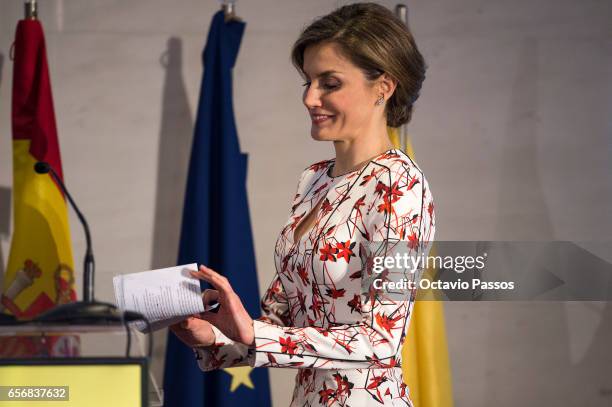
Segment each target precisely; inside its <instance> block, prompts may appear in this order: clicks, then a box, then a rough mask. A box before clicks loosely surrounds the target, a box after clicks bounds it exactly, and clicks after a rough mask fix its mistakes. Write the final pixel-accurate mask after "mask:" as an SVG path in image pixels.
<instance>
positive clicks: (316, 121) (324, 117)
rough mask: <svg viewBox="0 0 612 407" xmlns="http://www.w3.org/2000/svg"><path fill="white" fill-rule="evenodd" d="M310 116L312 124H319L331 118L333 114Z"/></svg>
mask: <svg viewBox="0 0 612 407" xmlns="http://www.w3.org/2000/svg"><path fill="white" fill-rule="evenodd" d="M310 117H311V118H312V122H313V123H314V124H321V123H324V122H326V121H328V120H329V119H331V118H332V117H334V116H333V115H326V114H313V115H312V116H310Z"/></svg>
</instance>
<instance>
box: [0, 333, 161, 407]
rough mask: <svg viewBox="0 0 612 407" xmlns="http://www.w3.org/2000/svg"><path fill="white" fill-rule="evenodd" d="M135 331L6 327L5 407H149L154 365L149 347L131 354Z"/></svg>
mask: <svg viewBox="0 0 612 407" xmlns="http://www.w3.org/2000/svg"><path fill="white" fill-rule="evenodd" d="M132 330H133V328H130V327H129V326H126V325H124V324H104V325H99V324H98V325H69V324H57V323H40V322H22V323H18V324H15V325H0V407H18V406H32V405H36V406H40V407H42V406H53V407H58V406H70V407H72V406H75V407H76V406H79V407H81V406H87V407H98V406H100V407H101V406H105V407H106V406H113V407H145V406H149V392H148V387H149V386H148V378H149V363H150V361H149V358H148V357H147V355H146V352H145V350H144V346H141V352H140V354H139V353H138V352H135V355H134V356H132V355H131V354H130V351H131V349H130V348H131V345H132V344H133V343H134V341H133V340H132V339H134V337H136V338H138V336H134V335H140V334H136V333H135V332H132ZM117 336H124V337H126V338H127V340H122V339H121V338H117ZM122 342H123V343H125V346H122V345H121V344H122ZM140 343H141V344H142V342H140ZM88 348H91V349H88ZM104 348H106V349H104ZM153 384H154V385H155V383H153ZM159 402H160V403H161V400H160V401H159ZM153 405H155V404H153ZM159 405H161V404H159Z"/></svg>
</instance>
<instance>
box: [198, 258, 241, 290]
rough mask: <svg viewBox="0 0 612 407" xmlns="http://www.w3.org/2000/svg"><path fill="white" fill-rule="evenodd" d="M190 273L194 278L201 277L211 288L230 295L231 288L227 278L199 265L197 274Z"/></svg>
mask: <svg viewBox="0 0 612 407" xmlns="http://www.w3.org/2000/svg"><path fill="white" fill-rule="evenodd" d="M191 273H192V275H193V276H194V277H198V278H200V277H201V278H202V279H203V280H206V281H207V282H209V283H210V284H212V286H213V287H215V288H216V289H217V290H219V291H221V292H223V293H226V294H231V293H232V292H233V289H232V286H231V285H230V283H229V281H228V280H227V278H225V277H224V276H222V275H221V274H219V273H217V272H216V271H214V270H213V269H211V268H208V267H206V266H204V265H201V266H200V268H199V269H198V271H197V272H193V271H192V272H191Z"/></svg>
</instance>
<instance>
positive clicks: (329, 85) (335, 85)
mask: <svg viewBox="0 0 612 407" xmlns="http://www.w3.org/2000/svg"><path fill="white" fill-rule="evenodd" d="M302 86H304V87H306V86H310V82H304V83H303V84H302ZM339 86H340V85H338V84H335V83H326V84H324V85H323V88H325V89H328V90H331V89H336V88H337V87H339Z"/></svg>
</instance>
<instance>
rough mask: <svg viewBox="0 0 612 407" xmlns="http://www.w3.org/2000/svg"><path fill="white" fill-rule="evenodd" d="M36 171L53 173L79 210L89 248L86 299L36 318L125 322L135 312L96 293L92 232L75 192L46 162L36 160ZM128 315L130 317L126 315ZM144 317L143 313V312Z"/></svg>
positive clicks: (100, 322)
mask: <svg viewBox="0 0 612 407" xmlns="http://www.w3.org/2000/svg"><path fill="white" fill-rule="evenodd" d="M34 171H36V172H37V173H38V174H50V175H51V177H52V178H53V180H55V182H56V183H57V185H58V186H59V187H60V189H61V190H62V192H63V193H64V195H65V196H66V198H68V202H70V205H71V206H72V208H73V209H74V211H75V212H76V214H77V216H78V218H79V221H80V222H81V225H83V229H84V230H85V239H86V241H87V249H86V250H85V258H84V261H83V301H76V302H70V303H67V304H62V305H59V306H56V307H54V308H52V309H50V310H48V311H46V312H44V313H42V314H40V315H39V316H38V317H36V319H35V321H39V322H55V323H63V322H64V323H71V324H108V323H124V321H125V320H126V319H135V318H136V315H135V314H130V315H127V316H124V314H123V313H122V312H121V311H119V310H118V309H117V307H116V306H115V305H113V304H110V303H106V302H99V301H96V300H95V297H94V271H95V261H94V255H93V249H92V245H91V233H90V231H89V225H88V224H87V220H85V217H84V216H83V214H82V213H81V211H80V210H79V208H78V206H77V205H76V203H75V202H74V200H73V199H72V196H71V195H70V193H69V192H68V190H67V189H66V185H64V183H63V182H62V180H61V179H60V177H59V176H58V175H57V173H56V172H55V170H54V169H53V167H51V166H50V165H49V163H46V162H43V161H41V162H37V163H36V164H35V165H34ZM126 317H127V318H126ZM141 319H144V316H141Z"/></svg>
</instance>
